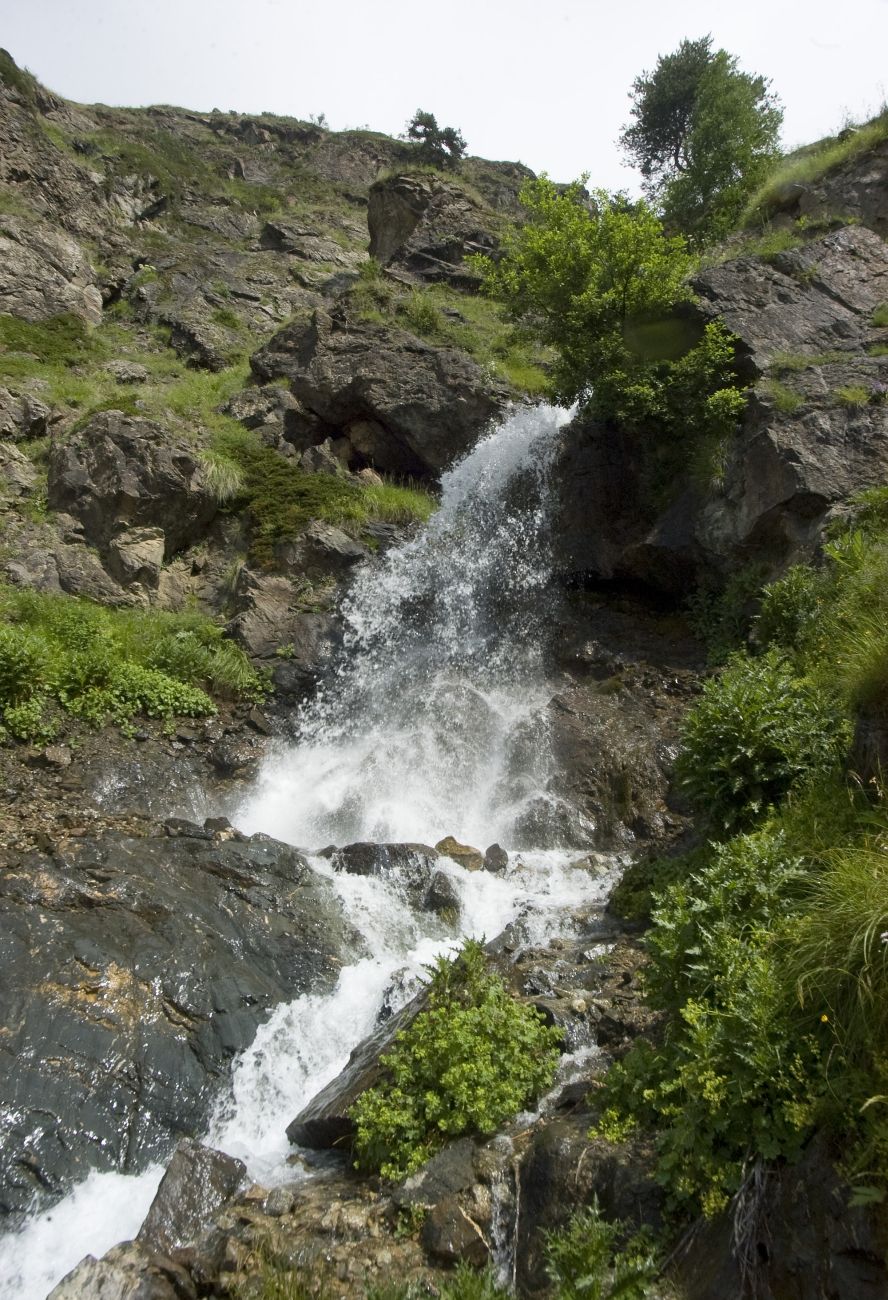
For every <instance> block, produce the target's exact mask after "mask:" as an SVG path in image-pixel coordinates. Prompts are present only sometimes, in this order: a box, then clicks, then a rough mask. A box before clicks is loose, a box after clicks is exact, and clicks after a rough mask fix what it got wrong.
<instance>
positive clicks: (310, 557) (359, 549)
mask: <svg viewBox="0 0 888 1300" xmlns="http://www.w3.org/2000/svg"><path fill="white" fill-rule="evenodd" d="M369 555H370V551H369V550H368V548H367V547H366V546H365V545H364V544H363V542H359V541H357V540H356V538H354V537H350V536H349V535H348V533H344V532H343V531H342V529H341V528H337V527H336V526H335V525H334V524H325V523H323V522H322V521H321V520H314V521H313V522H312V523H310V524H309V525H308V527H307V528H306V529H305V531H304V532H303V533H301V534H300V536H299V537H298V538H296V540H295V541H292V542H285V543H283V544H281V545H280V546H278V548H277V550H276V558H277V560H278V562H279V563H280V564H281V565H282V566H283V567H284V568H286V569H294V570H295V571H296V572H298V573H301V574H304V575H305V576H306V577H307V578H310V579H312V580H313V581H316V580H318V579H323V578H330V577H334V578H341V577H343V576H344V575H345V574H346V573H348V572H349V570H350V569H352V568H353V567H354V565H356V564H359V563H360V562H361V561H362V560H366V559H367V558H368V557H369Z"/></svg>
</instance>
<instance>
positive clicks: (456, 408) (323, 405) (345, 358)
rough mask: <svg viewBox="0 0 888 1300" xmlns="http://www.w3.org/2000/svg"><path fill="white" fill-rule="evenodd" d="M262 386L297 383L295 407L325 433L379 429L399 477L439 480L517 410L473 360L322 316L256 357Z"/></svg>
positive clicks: (378, 448) (388, 464)
mask: <svg viewBox="0 0 888 1300" xmlns="http://www.w3.org/2000/svg"><path fill="white" fill-rule="evenodd" d="M250 364H251V365H252V367H253V370H254V371H255V373H256V374H257V375H258V376H259V378H260V379H262V380H270V379H274V378H281V377H283V378H286V379H289V380H290V383H291V385H292V390H293V393H294V395H295V396H296V398H297V399H298V401H299V402H300V403H302V405H303V406H304V407H306V408H307V409H308V410H309V411H311V412H312V413H313V414H314V415H316V416H317V417H318V418H319V419H321V420H322V421H323V422H324V423H325V424H327V425H330V426H332V427H333V428H337V429H346V428H347V427H348V426H349V425H350V424H352V423H353V422H355V421H368V420H369V421H373V422H375V424H377V425H378V426H380V427H381V428H382V430H384V432H385V434H387V435H388V438H387V440H386V439H385V438H384V437H379V436H378V435H377V441H376V443H375V444H374V446H375V454H374V457H373V459H374V463H375V464H376V465H377V467H378V468H379V469H382V470H387V471H390V472H392V473H396V474H416V475H420V476H423V477H425V476H428V475H436V474H438V473H440V471H441V470H442V469H444V468H446V466H447V465H449V464H450V463H451V462H452V461H454V460H455V459H456V458H457V457H458V456H460V455H461V454H462V453H463V452H465V451H467V450H468V449H469V447H471V446H472V444H473V443H474V442H475V441H476V439H477V438H478V435H479V434H480V432H481V431H482V429H483V428H484V426H485V425H486V424H487V423H488V422H489V421H490V420H491V419H493V417H494V416H495V415H496V414H497V413H498V412H500V411H502V410H503V409H504V407H505V406H506V404H507V401H508V394H507V392H506V390H505V388H504V387H503V386H502V385H499V384H496V383H492V382H491V381H490V379H489V378H488V376H487V375H485V374H484V372H483V371H482V370H481V369H480V367H479V366H477V365H476V364H475V362H474V361H472V360H471V359H470V358H469V357H468V356H466V355H465V354H464V353H462V352H456V351H454V350H453V349H451V348H436V347H432V346H431V345H430V344H428V343H423V342H422V341H421V340H420V339H418V338H415V337H414V336H413V335H412V334H408V333H406V332H405V331H403V330H399V329H391V328H389V327H387V326H382V325H375V324H368V323H362V322H355V323H353V324H348V323H346V322H344V321H343V320H342V319H341V318H338V317H337V318H334V317H333V316H330V315H328V313H327V312H325V311H321V310H318V311H316V312H315V313H314V315H313V316H312V317H311V320H310V321H308V322H305V321H296V322H294V323H292V324H290V325H287V326H285V328H284V329H282V330H280V331H279V332H278V333H277V334H275V335H274V336H273V337H272V338H271V339H270V340H269V341H268V343H266V344H265V346H264V347H262V348H260V350H259V351H258V352H256V353H254V355H253V357H252V358H251V362H250Z"/></svg>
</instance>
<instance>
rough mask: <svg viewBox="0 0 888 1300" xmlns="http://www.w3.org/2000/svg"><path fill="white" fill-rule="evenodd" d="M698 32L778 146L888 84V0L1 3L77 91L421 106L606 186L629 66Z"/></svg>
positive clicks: (496, 151)
mask: <svg viewBox="0 0 888 1300" xmlns="http://www.w3.org/2000/svg"><path fill="white" fill-rule="evenodd" d="M707 32H711V33H712V36H713V38H714V42H715V44H716V46H723V47H724V48H725V49H727V50H728V51H730V53H732V54H735V55H737V56H738V58H739V60H740V65H741V67H743V68H744V69H745V70H746V71H750V72H756V73H760V74H762V75H764V76H768V77H770V78H771V79H772V81H773V89H775V90H776V91H777V92H778V94H779V95H780V96H781V98H782V100H783V103H784V106H785V109H786V117H785V124H784V142H785V144H786V145H787V146H793V145H796V144H801V143H804V142H805V141H809V140H812V139H817V138H818V137H820V136H822V135H825V134H827V133H829V132H831V131H834V130H836V129H837V128H838V127H839V126H841V125H842V122H843V119H844V118H846V117H850V118H852V119H860V118H862V117H865V116H869V115H872V114H873V113H875V112H876V111H878V109H879V108H880V107H881V104H882V101H883V100H884V99H885V98H886V97H888V0H844V3H843V2H842V0H673V2H670V0H436V3H433V4H432V3H425V4H424V3H421V0H409V2H408V0H327V3H326V4H325V3H324V0H0V45H3V46H5V47H6V48H7V49H8V50H9V52H10V53H11V54H12V56H13V58H14V59H15V60H16V62H18V63H19V64H23V65H25V66H26V67H28V68H30V70H31V71H32V72H34V73H36V74H37V76H38V77H39V78H40V79H41V81H43V82H44V83H45V84H46V85H48V86H49V87H50V88H51V89H53V90H56V91H58V92H59V93H60V94H62V95H65V96H67V97H68V98H69V99H75V100H79V101H80V102H82V103H93V102H101V103H106V104H128V105H144V104H152V103H155V104H156V103H171V104H179V105H183V106H185V107H188V108H195V109H202V110H208V109H211V108H213V107H217V108H221V109H229V108H233V109H237V110H239V111H241V112H261V111H262V110H263V109H267V110H270V111H272V112H276V113H284V114H289V115H291V116H294V117H302V118H307V117H308V115H309V114H311V113H315V114H316V113H320V112H323V113H326V115H327V118H328V120H329V123H330V125H331V126H332V127H334V128H337V129H339V128H342V127H346V126H364V125H367V126H370V127H373V128H374V129H375V130H380V131H385V132H387V133H389V134H393V135H396V134H398V133H399V132H401V131H403V129H404V124H405V123H406V121H407V120H408V118H410V117H411V116H412V115H413V113H414V111H415V110H416V109H417V108H422V109H426V110H428V111H429V112H432V113H434V114H435V115H436V116H437V118H438V122H439V123H440V124H441V125H442V126H444V125H453V126H457V127H459V128H460V129H461V130H462V132H463V134H464V135H465V137H466V139H467V141H468V145H469V151H470V153H474V154H480V155H482V156H484V157H487V158H501V159H517V160H520V161H522V162H524V163H526V164H527V165H528V166H529V167H532V168H533V169H534V170H535V171H548V172H549V174H550V175H552V176H553V177H554V178H555V179H557V180H568V179H572V178H573V177H575V176H577V175H579V173H580V172H582V171H589V172H590V173H591V182H590V183H591V184H593V185H604V186H606V187H607V188H611V189H614V188H620V187H631V186H633V181H634V177H633V173H632V172H631V171H629V170H628V169H626V168H625V167H623V166H622V164H621V160H620V156H619V149H618V148H617V145H616V138H617V136H618V134H619V131H620V128H621V126H622V125H623V124H624V123H625V121H626V119H627V117H628V112H629V101H628V98H627V95H628V91H629V89H630V86H631V84H632V81H633V78H634V77H635V76H637V75H638V74H639V73H640V72H642V71H644V70H651V69H652V68H653V66H654V64H655V63H656V60H657V56H658V55H659V54H666V53H669V52H671V51H672V50H674V49H675V48H676V46H677V45H678V43H679V42H680V41H681V40H682V38H684V37H689V38H696V37H699V36H702V35H705V34H706V33H707ZM0 145H2V142H0Z"/></svg>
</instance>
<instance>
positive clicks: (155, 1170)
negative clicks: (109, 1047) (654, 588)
mask: <svg viewBox="0 0 888 1300" xmlns="http://www.w3.org/2000/svg"><path fill="white" fill-rule="evenodd" d="M566 418H567V416H566V414H565V413H564V412H561V411H557V410H555V409H553V408H550V407H540V408H536V409H534V410H529V409H528V410H522V411H519V412H517V413H516V414H514V415H512V416H511V417H510V418H509V419H507V420H506V421H505V422H504V423H503V424H502V425H500V427H499V428H497V429H495V430H494V431H493V432H491V433H490V434H489V435H488V436H486V437H485V438H483V439H482V440H481V442H479V444H478V445H477V446H476V448H475V449H474V450H473V451H472V452H470V453H469V454H468V455H467V456H466V457H465V458H464V459H463V460H462V461H461V462H460V463H459V464H458V465H456V466H455V467H454V468H453V469H451V470H450V471H449V472H448V473H446V474H445V475H444V476H443V480H442V499H441V507H440V509H439V511H438V512H437V514H436V515H435V516H434V518H433V519H432V521H431V522H430V524H429V525H428V526H427V527H426V528H425V529H424V530H423V531H422V532H420V533H418V534H417V535H416V536H415V537H413V538H412V539H411V540H409V541H407V542H406V543H404V544H402V545H400V546H398V547H396V548H393V549H392V550H390V551H389V552H388V553H387V554H386V555H385V556H383V557H381V558H380V559H379V560H378V561H377V562H375V563H374V564H371V565H368V566H366V568H365V569H364V571H363V572H362V573H360V574H359V575H358V576H357V578H356V581H355V582H354V584H353V587H352V590H351V592H350V595H349V596H348V597H347V599H346V600H345V602H344V606H343V610H342V614H343V620H344V626H345V635H344V640H343V648H342V652H341V654H340V656H339V658H338V660H337V662H336V664H335V665H334V667H333V669H332V671H331V673H330V675H329V677H328V679H327V680H326V682H325V683H324V684H323V686H322V688H321V690H320V691H319V693H318V694H317V696H316V697H315V698H314V699H313V700H312V701H311V702H310V703H308V704H307V705H306V706H305V708H304V709H303V711H302V713H301V715H300V716H299V717H298V718H297V719H296V727H295V739H294V740H293V741H292V742H291V743H289V744H286V745H283V744H282V745H280V746H278V748H277V749H276V750H275V751H274V752H273V754H272V755H271V756H270V757H269V759H268V761H267V762H266V764H265V766H264V769H263V771H262V773H261V776H260V778H259V780H258V782H257V785H256V788H255V790H254V791H253V792H252V793H251V794H250V795H249V796H248V797H247V798H246V799H245V800H244V801H243V802H242V803H241V804H240V806H239V807H237V808H236V809H234V810H233V811H232V820H233V821H234V822H235V824H236V825H238V826H240V827H242V828H243V829H244V830H248V831H264V832H266V833H268V834H270V835H273V836H275V837H277V838H279V839H282V840H287V841H289V842H290V843H293V844H297V845H300V846H303V847H304V848H306V849H307V850H308V851H311V850H317V849H319V848H320V847H321V846H323V845H325V844H327V843H329V842H334V843H337V844H340V845H342V844H346V843H349V842H353V841H356V840H361V839H362V840H376V841H381V842H382V841H390V842H392V841H401V842H403V841H424V842H426V843H435V841H436V840H438V839H440V838H441V837H442V836H443V835H446V834H453V835H455V836H457V838H460V839H463V840H466V841H468V842H470V843H473V844H477V845H480V846H481V847H482V848H484V847H485V845H487V844H489V843H490V842H491V841H493V840H500V841H501V842H502V843H503V844H505V845H506V846H507V847H508V848H509V849H510V850H511V861H510V864H509V869H508V871H507V872H506V873H504V874H503V875H492V874H489V873H486V872H475V873H470V872H467V871H465V870H464V869H463V868H462V867H461V866H459V865H457V864H455V863H450V862H448V861H446V860H444V859H442V860H441V867H442V869H443V870H445V871H446V872H447V874H449V875H450V876H451V878H452V881H453V883H454V886H455V888H456V890H457V894H458V896H459V899H460V903H461V907H460V919H459V922H458V923H457V924H456V925H455V926H450V927H449V928H448V927H447V926H446V925H445V923H444V922H443V921H441V920H440V919H439V918H437V917H435V916H432V915H429V914H427V913H421V912H417V911H415V910H414V909H413V908H411V906H410V904H409V901H408V898H407V896H406V895H405V893H404V891H403V890H401V889H399V887H398V881H397V880H396V879H385V880H383V879H379V878H375V877H360V876H351V875H347V874H345V873H340V872H334V871H333V869H332V867H331V865H330V863H329V861H328V860H327V859H324V858H322V857H319V856H314V854H312V856H311V863H312V866H313V867H314V868H315V870H317V871H319V872H322V873H324V874H326V875H328V877H329V878H330V879H331V881H332V883H333V885H334V887H335V888H336V890H337V892H338V893H339V896H340V899H341V902H342V905H343V909H344V912H345V914H346V916H347V918H348V920H349V921H350V922H351V924H352V925H354V927H355V928H356V929H357V930H358V932H359V933H360V935H361V936H362V939H363V941H364V947H363V951H364V952H366V953H370V954H371V955H370V956H369V957H368V956H362V957H361V958H360V959H357V960H355V962H354V963H352V964H351V965H349V966H347V967H345V968H344V969H343V970H342V972H341V974H340V978H339V981H338V983H337V986H336V988H335V989H334V990H333V991H332V992H331V993H330V994H323V995H322V994H306V995H303V996H301V997H299V998H296V999H295V1000H294V1001H293V1002H291V1003H289V1004H287V1005H284V1006H280V1007H278V1008H277V1009H276V1011H275V1012H274V1013H273V1015H272V1016H271V1017H270V1018H269V1020H268V1021H267V1022H266V1023H265V1024H264V1025H263V1026H262V1027H261V1028H260V1029H259V1031H258V1033H257V1035H256V1038H255V1040H254V1042H253V1044H252V1046H251V1047H250V1048H249V1049H247V1050H246V1051H245V1052H243V1053H242V1054H241V1055H240V1057H239V1058H238V1059H237V1060H236V1061H235V1062H234V1064H233V1068H232V1075H231V1084H230V1088H229V1090H228V1092H227V1093H226V1094H225V1095H224V1096H223V1097H221V1098H220V1100H219V1103H218V1106H217V1108H216V1111H215V1113H214V1115H213V1116H212V1118H211V1121H210V1126H209V1131H208V1133H207V1134H206V1135H205V1136H206V1141H208V1142H209V1143H210V1144H211V1145H215V1146H218V1147H221V1148H222V1149H225V1150H227V1151H229V1152H231V1153H232V1154H234V1155H237V1156H239V1157H240V1158H241V1159H243V1160H245V1162H246V1163H247V1165H248V1168H249V1172H250V1174H251V1176H252V1177H254V1178H256V1179H258V1180H261V1181H263V1182H264V1183H266V1185H270V1184H272V1183H274V1182H275V1181H278V1180H281V1179H284V1178H286V1179H288V1180H290V1181H292V1180H293V1178H294V1177H296V1176H297V1174H296V1172H295V1171H294V1168H293V1166H292V1165H288V1164H286V1163H285V1160H286V1157H287V1154H288V1152H289V1150H290V1148H289V1147H288V1145H287V1141H286V1137H285V1134H284V1129H285V1126H286V1124H287V1123H288V1122H289V1121H290V1120H291V1119H292V1118H293V1117H294V1115H295V1114H296V1113H297V1112H298V1110H299V1109H301V1107H302V1106H303V1105H304V1104H305V1103H306V1102H307V1101H308V1100H309V1099H310V1098H311V1097H312V1096H313V1095H314V1094H315V1093H316V1092H318V1091H319V1089H320V1088H322V1087H323V1086H324V1085H325V1084H326V1083H327V1082H328V1081H329V1080H330V1079H332V1078H334V1077H335V1075H336V1074H337V1073H338V1072H339V1071H340V1070H341V1069H342V1067H343V1065H344V1064H345V1062H346V1060H347V1059H348V1055H349V1053H350V1051H351V1049H352V1048H353V1047H354V1046H355V1044H356V1043H357V1042H359V1041H360V1040H361V1038H363V1037H364V1036H365V1035H366V1034H367V1033H368V1032H370V1031H371V1030H372V1029H373V1028H374V1026H375V1024H376V1022H377V1017H378V1015H379V1011H380V1008H381V1006H382V1003H383V1000H384V999H385V1001H386V1004H387V1005H388V1006H389V1007H390V1008H391V1009H394V1008H396V1007H397V1006H398V1005H399V1004H400V1003H402V1002H404V1001H406V999H407V998H408V997H409V996H410V994H411V992H412V991H413V989H415V987H416V983H417V980H418V979H419V978H420V976H421V973H422V970H423V966H424V964H425V963H428V962H430V961H431V960H432V959H433V958H434V956H435V955H436V954H437V953H440V952H443V951H447V950H449V949H452V948H454V947H455V946H456V945H457V944H458V943H459V942H461V940H462V939H463V938H465V937H469V936H472V937H482V936H486V937H487V938H491V937H493V936H494V935H495V934H497V933H498V932H499V931H501V930H502V929H503V928H504V927H505V926H506V925H509V924H511V923H516V925H517V927H518V930H517V932H518V933H519V934H520V936H521V941H522V942H523V943H524V944H527V945H538V944H542V943H545V942H546V941H547V940H548V939H549V938H551V937H552V936H553V935H555V934H559V933H564V932H565V931H566V929H568V928H569V927H570V925H571V921H570V916H569V913H570V909H572V908H576V907H579V906H580V905H581V904H591V903H594V902H595V901H597V900H602V899H603V898H604V897H606V895H607V893H608V891H609V888H610V886H611V884H612V877H611V876H610V875H608V874H605V875H603V876H601V877H599V878H597V879H593V878H590V876H589V874H588V872H587V871H586V870H584V869H583V868H582V867H581V866H579V865H578V864H577V858H578V856H579V855H578V854H577V853H572V852H570V851H567V850H566V848H565V845H566V844H569V843H570V842H572V841H571V836H573V838H574V840H577V839H578V838H579V837H580V836H581V832H582V826H581V824H580V823H579V822H578V821H577V819H576V818H573V820H570V818H567V819H566V818H565V810H564V808H563V807H561V806H560V804H559V801H558V799H557V797H556V796H555V795H553V793H552V792H551V790H550V788H549V786H550V783H551V780H552V777H553V768H552V761H551V755H550V750H549V744H548V737H547V728H546V721H545V707H544V706H545V704H546V702H547V699H548V693H549V692H548V689H547V682H546V652H545V647H546V638H547V632H548V626H547V623H548V622H549V621H550V618H551V611H550V610H549V608H548V604H547V601H548V590H549V585H550V576H551V572H550V545H549V535H548V529H549V522H550V510H549V506H550V498H549V487H548V468H549V464H550V460H551V457H552V454H553V452H554V449H555V446H556V443H557V433H558V429H559V428H560V426H561V425H562V424H563V422H564V421H565V419H566ZM568 822H569V823H570V826H571V827H572V829H571V831H570V833H566V832H565V830H564V827H565V825H567V824H568ZM578 826H579V827H580V832H579V833H578V832H577V829H576V828H577V827H578ZM161 1172H162V1171H161V1169H160V1167H159V1166H155V1167H152V1168H151V1169H149V1170H146V1171H144V1172H143V1173H141V1174H138V1175H129V1176H127V1175H122V1174H116V1173H112V1174H98V1173H93V1174H92V1175H90V1177H89V1178H88V1179H87V1180H86V1181H85V1182H84V1183H82V1184H80V1185H79V1186H78V1187H77V1188H75V1189H74V1190H73V1191H72V1192H71V1193H70V1194H69V1195H68V1196H67V1197H66V1198H65V1199H64V1200H63V1201H62V1202H60V1203H59V1204H58V1205H57V1206H55V1207H54V1208H53V1209H51V1210H49V1211H46V1212H44V1213H42V1214H35V1215H34V1216H33V1217H32V1218H31V1220H30V1221H29V1223H28V1224H27V1226H26V1227H25V1229H24V1230H23V1231H22V1232H21V1233H19V1234H17V1235H15V1236H11V1237H6V1238H4V1239H2V1240H0V1300H42V1297H43V1296H45V1294H46V1292H47V1290H48V1289H49V1288H50V1287H51V1286H52V1285H54V1283H55V1282H56V1281H58V1280H59V1278H60V1277H61V1276H62V1275H63V1274H64V1273H66V1272H67V1271H69V1270H70V1269H71V1268H72V1267H73V1266H74V1265H75V1264H76V1263H77V1261H78V1260H79V1259H80V1258H82V1256H83V1255H84V1254H85V1253H87V1252H89V1253H92V1254H94V1255H100V1254H102V1253H103V1252H104V1251H105V1250H107V1249H108V1248H109V1247H110V1246H111V1245H112V1244H113V1243H114V1242H116V1241H119V1240H121V1239H124V1238H126V1237H131V1236H133V1235H134V1234H135V1232H136V1231H137V1230H138V1227H139V1224H140V1223H141V1220H142V1218H143V1217H144V1214H145V1212H146V1210H147V1207H148V1204H149V1203H150V1200H151V1197H152V1195H153V1192H154V1189H155V1188H156V1185H157V1182H158V1180H159V1177H160V1174H161ZM503 1191H504V1192H505V1189H503ZM505 1208H506V1207H505V1204H504V1206H503V1211H504V1213H505ZM504 1223H505V1219H504V1218H503V1224H504ZM503 1231H505V1228H503ZM497 1248H498V1260H497V1263H498V1265H499V1266H500V1268H501V1270H503V1271H506V1272H508V1269H509V1267H510V1265H509V1264H508V1260H509V1255H508V1245H507V1243H506V1242H505V1240H502V1241H498V1243H497Z"/></svg>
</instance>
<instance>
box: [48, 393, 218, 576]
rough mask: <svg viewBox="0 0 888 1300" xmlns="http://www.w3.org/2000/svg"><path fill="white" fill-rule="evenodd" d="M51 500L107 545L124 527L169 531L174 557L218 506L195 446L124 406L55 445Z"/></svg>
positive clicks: (95, 541) (92, 538) (90, 538)
mask: <svg viewBox="0 0 888 1300" xmlns="http://www.w3.org/2000/svg"><path fill="white" fill-rule="evenodd" d="M49 504H50V506H51V507H52V509H53V510H62V511H65V512H66V513H68V514H71V515H73V516H74V517H75V518H76V519H79V520H80V522H81V523H82V525H83V529H84V533H85V535H86V540H87V541H88V542H90V543H92V544H93V545H96V546H99V547H104V546H106V545H107V544H108V543H109V542H110V541H111V538H112V537H113V536H114V534H115V533H116V532H118V531H120V530H121V529H122V528H124V527H130V528H133V527H135V526H143V527H144V526H148V527H153V528H159V529H162V530H163V534H164V552H165V555H166V556H167V558H169V557H170V556H171V555H173V554H175V552H176V551H178V550H180V549H181V548H182V547H183V546H186V545H187V544H188V543H189V542H191V541H194V540H196V539H197V538H198V537H200V536H201V535H202V533H203V532H204V531H205V529H206V528H207V526H208V524H209V522H210V520H211V519H212V518H213V515H214V514H215V513H216V508H217V507H216V502H215V500H214V499H213V496H212V493H211V492H210V491H209V489H208V487H207V486H206V483H205V481H204V477H203V474H202V471H201V466H200V462H199V461H198V459H197V458H196V456H195V454H194V451H193V449H192V448H190V447H188V446H187V445H186V444H185V443H179V442H177V441H175V440H173V439H171V438H170V436H169V434H168V432H167V431H166V430H165V429H164V428H163V427H162V426H161V425H159V424H155V423H153V422H152V421H151V420H143V419H140V418H138V417H130V416H125V415H123V414H122V413H121V412H120V411H104V412H102V413H101V414H100V415H96V416H94V417H93V418H92V419H91V420H90V421H89V422H88V423H87V424H86V425H85V427H84V428H83V429H82V430H81V431H80V432H79V433H76V434H74V435H73V436H72V437H71V438H70V439H68V440H67V441H65V442H58V443H55V444H54V445H53V447H52V451H51V453H50V462H49Z"/></svg>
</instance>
